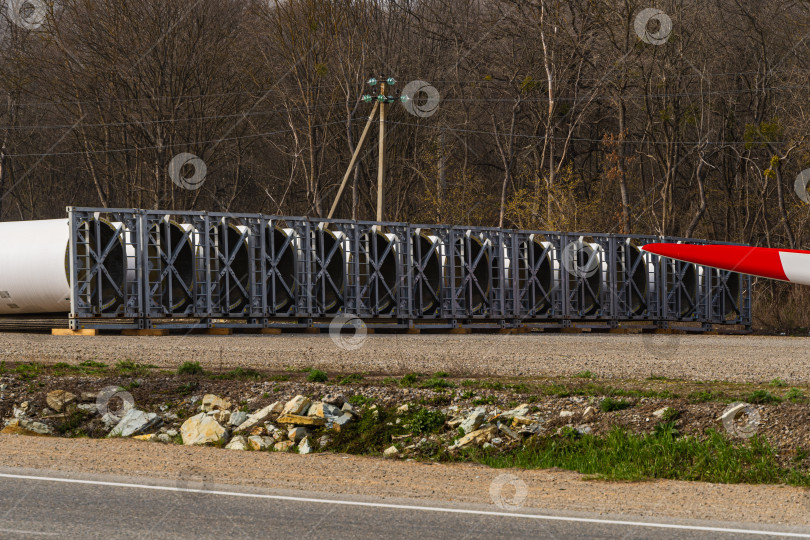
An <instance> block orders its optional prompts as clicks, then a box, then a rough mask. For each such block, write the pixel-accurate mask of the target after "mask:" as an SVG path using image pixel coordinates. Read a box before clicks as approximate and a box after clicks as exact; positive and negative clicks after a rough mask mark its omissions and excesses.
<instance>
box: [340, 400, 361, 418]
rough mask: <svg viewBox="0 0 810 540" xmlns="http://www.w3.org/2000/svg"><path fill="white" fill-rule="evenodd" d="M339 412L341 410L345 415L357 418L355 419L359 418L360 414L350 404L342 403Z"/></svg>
mask: <svg viewBox="0 0 810 540" xmlns="http://www.w3.org/2000/svg"><path fill="white" fill-rule="evenodd" d="M340 410H342V411H343V412H345V413H349V414H351V415H352V416H357V417H359V416H360V413H359V412H358V411H357V409H355V408H354V406H352V404H351V403H349V402H346V403H344V404H343V407H341V409H340Z"/></svg>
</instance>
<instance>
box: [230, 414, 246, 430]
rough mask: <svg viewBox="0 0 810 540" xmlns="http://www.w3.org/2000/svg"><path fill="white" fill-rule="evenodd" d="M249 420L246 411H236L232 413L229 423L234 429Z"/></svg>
mask: <svg viewBox="0 0 810 540" xmlns="http://www.w3.org/2000/svg"><path fill="white" fill-rule="evenodd" d="M247 419H248V413H246V412H245V411H234V412H232V413H231V419H230V420H229V421H228V423H229V424H230V425H232V426H233V427H239V426H241V425H242V424H244V423H245V420H247Z"/></svg>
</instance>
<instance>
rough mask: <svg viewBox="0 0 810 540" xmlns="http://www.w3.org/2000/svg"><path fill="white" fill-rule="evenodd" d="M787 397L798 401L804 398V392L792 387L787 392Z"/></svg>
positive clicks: (794, 401)
mask: <svg viewBox="0 0 810 540" xmlns="http://www.w3.org/2000/svg"><path fill="white" fill-rule="evenodd" d="M785 399H786V400H788V401H791V402H793V403H796V402H798V401H801V400H803V399H804V392H802V391H801V390H799V389H798V388H791V389H790V390H788V391H787V393H786V394H785Z"/></svg>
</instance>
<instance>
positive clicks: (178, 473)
mask: <svg viewBox="0 0 810 540" xmlns="http://www.w3.org/2000/svg"><path fill="white" fill-rule="evenodd" d="M0 454H2V455H3V461H2V467H4V468H29V469H38V470H40V471H53V472H59V473H71V472H73V473H83V474H104V475H126V476H130V477H145V478H148V477H152V478H165V479H169V480H172V481H175V482H177V485H179V486H183V487H186V486H189V485H192V486H194V487H200V486H202V487H205V486H206V485H214V484H231V485H242V486H250V487H262V488H272V489H284V490H304V491H308V492H316V493H317V492H320V493H330V494H356V495H358V494H361V495H365V496H368V497H376V498H379V499H380V500H392V499H402V498H406V499H416V500H423V501H432V502H436V501H449V502H464V503H478V504H492V497H491V487H492V485H493V482H494V481H495V480H496V478H497V477H498V476H499V475H502V474H512V475H515V476H517V477H518V478H519V479H520V480H522V481H523V482H524V483H525V485H526V487H527V490H528V495H527V497H526V500H525V503H524V505H523V507H524V508H540V509H553V510H566V511H574V512H594V513H599V514H610V515H616V514H622V515H626V516H636V517H646V518H654V517H671V518H687V519H700V520H720V521H740V522H748V523H762V524H765V523H769V524H787V525H796V526H799V525H810V495H809V494H808V492H807V490H803V489H800V488H793V487H783V486H767V485H719V484H707V483H696V482H677V481H654V482H641V483H615V482H602V481H592V480H588V479H586V478H584V477H583V476H582V475H579V474H575V473H570V472H566V471H558V470H542V471H535V470H532V471H527V470H517V469H508V470H503V469H501V470H498V469H490V468H487V467H483V466H478V465H472V464H429V463H422V462H408V461H391V460H385V459H381V458H363V457H355V456H345V455H333V454H312V455H306V456H302V455H295V454H286V453H267V452H227V451H222V450H220V449H217V448H205V447H184V446H165V445H156V444H150V443H145V442H141V441H134V440H130V439H112V440H88V439H58V438H47V437H24V436H17V435H0ZM0 470H2V469H0ZM506 489H509V488H506ZM505 496H506V497H510V496H511V495H509V494H506V495H505ZM493 510H495V511H498V508H497V507H495V506H494V505H493Z"/></svg>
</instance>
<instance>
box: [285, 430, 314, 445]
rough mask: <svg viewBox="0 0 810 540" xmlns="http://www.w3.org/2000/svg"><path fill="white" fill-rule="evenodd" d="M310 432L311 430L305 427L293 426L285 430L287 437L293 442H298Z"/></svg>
mask: <svg viewBox="0 0 810 540" xmlns="http://www.w3.org/2000/svg"><path fill="white" fill-rule="evenodd" d="M311 434H312V432H311V431H310V430H308V429H307V428H305V427H294V428H290V430H289V431H287V438H288V439H290V440H291V441H293V442H294V443H298V442H300V441H301V440H303V439H304V437H307V436H309V435H311Z"/></svg>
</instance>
